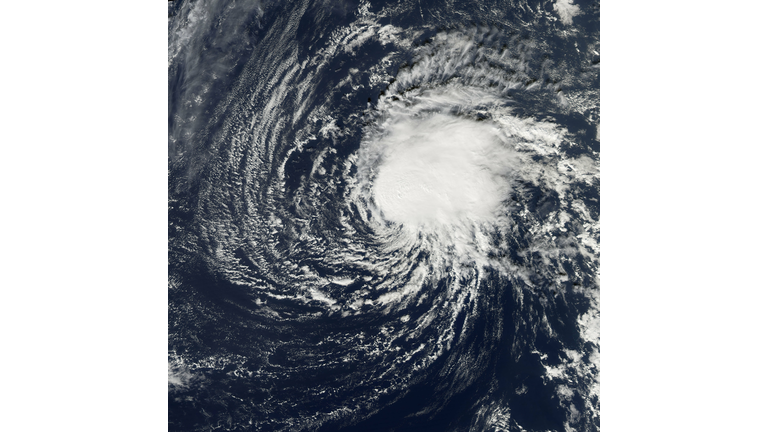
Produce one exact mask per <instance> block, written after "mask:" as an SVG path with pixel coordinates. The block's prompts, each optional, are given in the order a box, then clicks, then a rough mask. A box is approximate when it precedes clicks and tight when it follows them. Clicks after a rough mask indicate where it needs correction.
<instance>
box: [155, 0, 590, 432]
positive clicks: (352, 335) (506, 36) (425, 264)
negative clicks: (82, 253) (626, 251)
mask: <svg viewBox="0 0 768 432" xmlns="http://www.w3.org/2000/svg"><path fill="white" fill-rule="evenodd" d="M550 3H551V2H550ZM561 3H562V2H561ZM561 6H562V5H561ZM567 6H568V8H566V9H567V10H566V12H567V14H566V15H567V17H568V19H567V20H565V19H564V18H562V16H563V14H565V12H563V10H565V9H562V7H560V9H555V8H554V6H553V5H552V4H548V6H547V8H548V9H547V8H539V9H537V8H536V7H535V5H533V7H532V4H529V3H527V2H520V4H514V5H506V6H498V5H485V4H484V3H482V2H481V3H477V4H475V3H472V4H471V5H470V4H467V5H459V4H457V2H445V3H440V2H427V1H426V0H424V1H414V2H408V1H404V2H381V3H377V4H373V3H369V2H361V3H359V4H354V5H353V4H352V3H345V2H322V1H320V2H310V1H297V2H293V1H289V2H282V3H259V4H257V5H251V6H246V5H244V4H242V3H240V2H226V1H215V0H210V1H206V0H197V1H179V2H174V4H173V5H170V4H169V15H170V18H169V94H170V97H171V100H170V101H169V110H170V113H169V114H170V115H169V130H170V140H169V153H170V160H169V173H170V174H169V245H170V246H169V247H170V250H169V261H170V267H169V277H170V281H169V286H170V288H169V429H170V430H185V431H191V430H195V431H197V430H200V431H202V430H210V429H211V428H219V429H222V430H263V431H289V430H291V431H299V430H301V431H319V430H323V431H330V430H348V431H354V430H382V431H384V430H399V431H403V430H414V431H415V430H419V431H427V430H440V431H453V430H455V431H459V430H461V431H466V430H472V431H488V430H499V431H500V430H509V431H512V430H528V431H545V430H562V431H570V430H599V357H600V356H599V253H600V252H599V240H600V238H599V236H600V222H599V220H600V219H599V182H600V177H599V140H598V133H597V132H598V130H599V111H598V108H599V106H598V102H599V97H598V89H597V85H598V72H599V62H595V56H596V55H597V54H596V53H597V52H598V51H599V41H598V39H597V34H596V33H595V30H594V27H593V24H594V21H590V20H596V19H597V18H596V13H593V12H590V11H588V10H580V9H579V6H577V5H575V4H572V3H569V4H568V5H567ZM537 10H538V12H536V11H537ZM558 11H559V12H558ZM566 21H567V22H566ZM574 43H575V44H576V45H575V46H574ZM578 47H581V48H578Z"/></svg>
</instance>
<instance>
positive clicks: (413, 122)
mask: <svg viewBox="0 0 768 432" xmlns="http://www.w3.org/2000/svg"><path fill="white" fill-rule="evenodd" d="M392 123H394V124H390V125H389V130H388V132H389V133H388V134H387V135H386V136H384V137H383V138H382V142H381V143H380V144H381V145H383V146H384V149H385V150H384V152H383V160H382V162H381V165H380V166H379V169H378V174H377V175H376V178H375V180H374V184H373V194H374V198H375V200H376V203H377V205H378V206H379V208H380V209H381V211H382V214H383V216H384V217H385V218H386V219H387V220H390V221H392V222H396V223H401V224H406V225H419V226H421V225H429V224H442V225H445V224H455V223H460V222H463V221H464V220H466V219H470V220H476V221H486V220H490V219H493V218H494V217H495V216H496V215H497V212H498V209H499V208H500V206H501V204H502V202H503V201H504V199H505V198H506V197H507V195H508V192H509V185H508V182H507V181H506V180H505V178H504V177H503V174H504V173H505V172H507V171H508V170H509V164H508V161H509V158H508V154H509V150H508V149H506V148H505V147H504V146H503V145H502V143H501V142H500V141H499V138H498V137H497V136H496V135H495V134H494V129H493V127H492V126H490V125H487V124H485V123H481V122H477V121H473V120H469V119H463V118H456V117H454V116H450V115H447V114H435V115H433V116H431V117H430V118H428V119H407V120H401V121H399V122H392Z"/></svg>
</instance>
